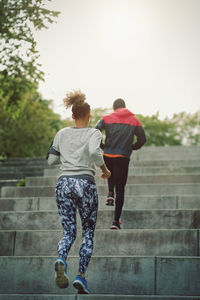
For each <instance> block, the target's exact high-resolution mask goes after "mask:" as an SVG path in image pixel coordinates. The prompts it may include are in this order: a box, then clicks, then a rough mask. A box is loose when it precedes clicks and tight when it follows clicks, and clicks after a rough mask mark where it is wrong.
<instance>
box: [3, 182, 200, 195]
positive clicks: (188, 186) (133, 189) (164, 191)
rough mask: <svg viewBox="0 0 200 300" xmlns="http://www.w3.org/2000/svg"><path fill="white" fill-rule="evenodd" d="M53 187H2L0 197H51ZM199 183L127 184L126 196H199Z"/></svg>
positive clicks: (102, 190) (103, 192) (101, 187)
mask: <svg viewBox="0 0 200 300" xmlns="http://www.w3.org/2000/svg"><path fill="white" fill-rule="evenodd" d="M97 188H98V194H99V195H100V196H103V195H104V196H105V195H107V193H108V190H107V184H106V182H105V184H102V185H98V186H97ZM54 191H55V186H52V187H51V186H49V187H44V186H43V187H2V189H1V197H3V198H5V197H49V196H50V197H53V196H54ZM199 194H200V183H182V184H172V183H171V184H127V185H126V192H125V195H126V196H131V195H140V196H145V195H157V196H161V195H162V196H163V195H167V196H169V195H199Z"/></svg>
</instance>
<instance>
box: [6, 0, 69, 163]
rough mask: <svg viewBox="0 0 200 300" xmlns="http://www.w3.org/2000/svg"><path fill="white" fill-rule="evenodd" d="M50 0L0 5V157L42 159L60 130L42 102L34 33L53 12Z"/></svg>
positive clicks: (52, 18)
mask: <svg viewBox="0 0 200 300" xmlns="http://www.w3.org/2000/svg"><path fill="white" fill-rule="evenodd" d="M48 1H51V0H1V1H0V40H1V43H0V157H2V158H9V157H25V156H43V155H45V154H46V152H47V150H48V147H49V144H50V143H51V140H52V139H53V137H54V135H55V133H56V131H58V130H59V129H60V128H61V127H63V121H61V119H60V116H59V115H57V114H55V113H54V112H53V110H52V109H51V101H46V100H44V99H42V97H41V95H40V94H39V93H38V82H39V81H40V80H42V79H43V72H42V71H41V70H40V65H39V64H38V63H37V58H38V56H39V54H38V52H37V50H36V41H35V38H34V31H35V30H41V29H43V28H47V25H48V24H50V23H53V22H54V21H55V19H56V17H57V16H58V14H59V12H55V11H50V10H47V9H46V8H45V4H46V3H47V2H48Z"/></svg>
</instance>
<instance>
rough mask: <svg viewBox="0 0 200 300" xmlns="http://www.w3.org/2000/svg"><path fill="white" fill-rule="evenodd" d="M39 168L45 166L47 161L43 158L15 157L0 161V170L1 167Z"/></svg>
mask: <svg viewBox="0 0 200 300" xmlns="http://www.w3.org/2000/svg"><path fill="white" fill-rule="evenodd" d="M36 165H38V166H41V165H44V166H46V165H47V160H46V159H45V158H44V157H41V158H38V157H16V158H9V159H5V160H3V161H0V169H1V167H2V166H8V167H9V166H36Z"/></svg>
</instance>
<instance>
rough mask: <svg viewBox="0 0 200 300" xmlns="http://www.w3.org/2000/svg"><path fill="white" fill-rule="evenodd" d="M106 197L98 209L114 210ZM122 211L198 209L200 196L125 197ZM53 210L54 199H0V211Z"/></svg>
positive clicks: (199, 207)
mask: <svg viewBox="0 0 200 300" xmlns="http://www.w3.org/2000/svg"><path fill="white" fill-rule="evenodd" d="M105 203H106V197H104V196H100V197H99V209H101V210H104V209H106V210H114V207H113V206H107V205H105ZM124 209H137V210H138V209H139V210H140V209H200V195H199V196H195V195H189V196H183V195H182V196H126V197H125V201H124ZM37 210H55V211H57V204H56V201H55V198H54V197H22V198H0V211H37Z"/></svg>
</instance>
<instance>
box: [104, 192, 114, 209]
mask: <svg viewBox="0 0 200 300" xmlns="http://www.w3.org/2000/svg"><path fill="white" fill-rule="evenodd" d="M106 205H108V206H114V193H111V192H109V194H108V197H107V199H106Z"/></svg>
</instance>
